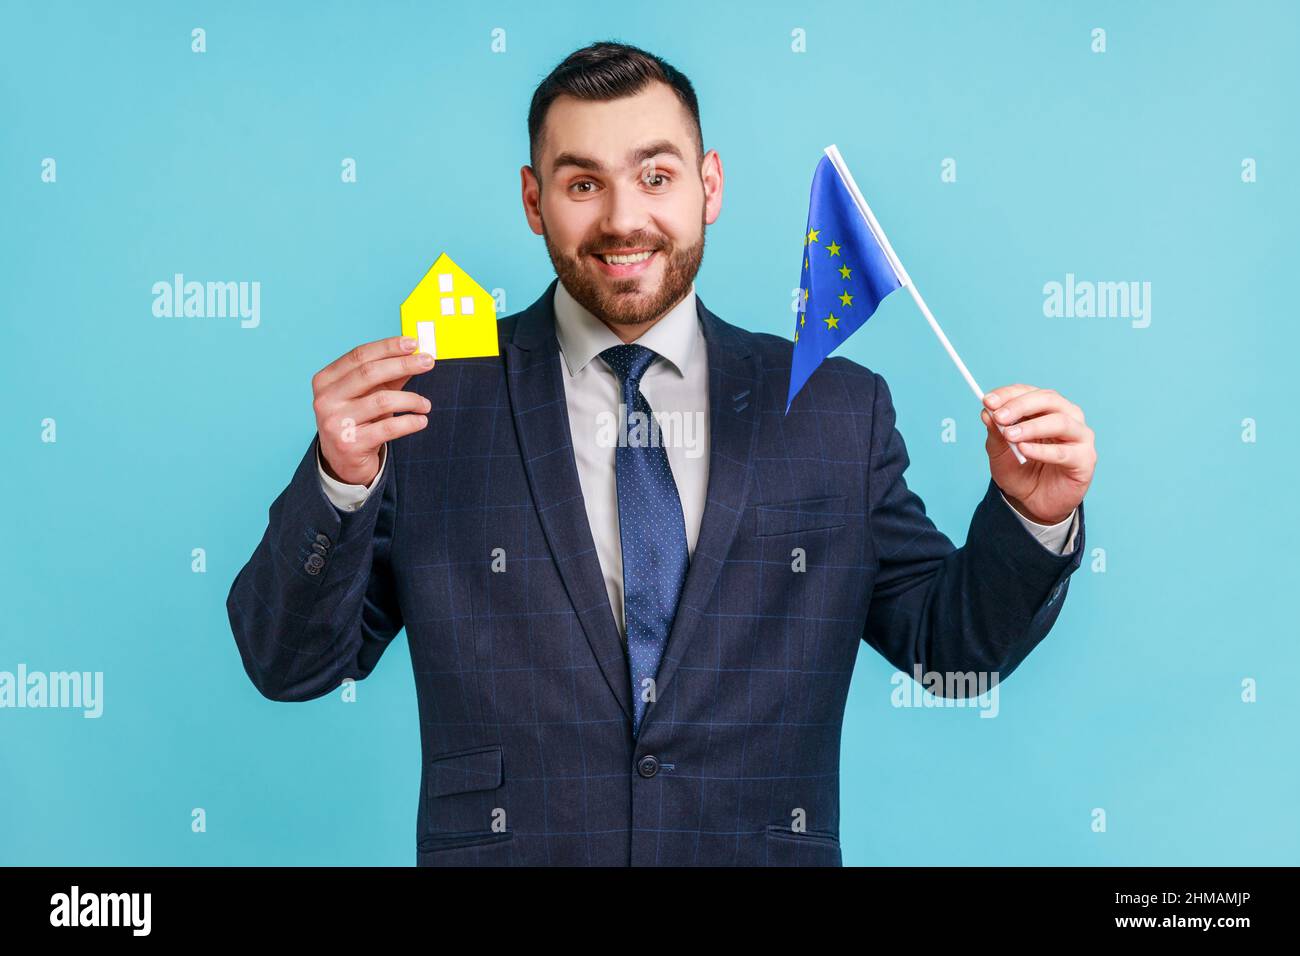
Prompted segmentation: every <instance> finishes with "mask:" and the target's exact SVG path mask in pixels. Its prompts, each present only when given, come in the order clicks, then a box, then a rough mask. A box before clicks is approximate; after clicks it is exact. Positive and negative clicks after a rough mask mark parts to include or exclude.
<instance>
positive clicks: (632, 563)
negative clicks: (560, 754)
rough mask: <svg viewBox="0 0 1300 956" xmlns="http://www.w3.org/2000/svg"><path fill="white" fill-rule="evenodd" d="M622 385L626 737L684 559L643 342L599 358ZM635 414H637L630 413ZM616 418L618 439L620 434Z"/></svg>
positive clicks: (645, 699) (619, 457) (648, 696)
mask: <svg viewBox="0 0 1300 956" xmlns="http://www.w3.org/2000/svg"><path fill="white" fill-rule="evenodd" d="M600 357H601V358H603V359H604V360H605V361H606V362H607V363H608V364H609V367H610V368H612V369H613V370H614V373H615V374H616V375H617V376H618V377H619V379H620V380H621V381H622V383H623V397H622V403H623V407H624V409H625V411H624V412H623V413H622V414H623V415H625V416H626V419H625V420H626V430H627V440H626V442H624V441H622V440H621V438H620V441H619V445H618V448H617V450H616V451H615V454H614V466H615V475H616V479H617V483H618V530H619V538H620V539H621V544H622V546H623V617H624V620H625V622H626V626H627V651H628V655H627V656H628V666H629V668H630V669H631V674H632V701H633V718H632V735H633V736H634V737H635V736H636V735H637V734H638V733H639V732H640V730H641V719H642V717H644V716H645V712H646V708H647V707H648V706H649V704H650V703H651V702H652V701H654V700H655V695H656V689H655V686H654V679H655V674H656V673H657V672H658V670H659V662H660V661H661V660H662V659H663V656H664V647H665V646H666V645H667V644H668V632H669V630H670V629H671V628H672V624H673V617H674V616H675V615H676V613H677V600H678V598H679V597H680V595H681V591H682V583H683V582H684V581H685V580H686V568H687V565H688V563H689V555H688V553H687V549H686V521H685V519H684V518H683V517H682V500H681V498H680V497H679V496H678V494H677V483H676V482H674V481H673V473H672V469H671V468H670V467H669V466H668V452H667V450H666V449H665V448H664V447H663V446H662V444H661V443H660V442H659V441H657V440H654V436H656V435H657V434H658V432H657V430H652V428H651V423H652V422H653V421H654V415H653V413H652V412H651V410H650V403H649V402H647V401H646V399H645V396H644V395H642V394H641V388H640V384H641V376H642V375H643V374H644V373H645V370H646V369H647V368H649V367H650V363H651V362H652V361H654V358H655V353H654V352H652V351H651V350H650V349H648V348H646V347H645V346H644V345H636V344H635V343H634V344H631V345H615V346H614V347H612V348H608V349H605V351H603V352H601V353H600ZM638 412H639V413H640V414H639V415H638V414H636V413H638ZM622 426H623V422H622V421H620V429H619V432H620V436H621V435H622V432H623V428H622Z"/></svg>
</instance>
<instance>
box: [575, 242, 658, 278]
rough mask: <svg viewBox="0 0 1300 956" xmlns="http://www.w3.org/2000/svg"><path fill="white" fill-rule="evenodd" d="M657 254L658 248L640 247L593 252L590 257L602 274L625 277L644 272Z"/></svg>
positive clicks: (611, 276)
mask: <svg viewBox="0 0 1300 956" xmlns="http://www.w3.org/2000/svg"><path fill="white" fill-rule="evenodd" d="M658 254H659V250H658V249H641V250H638V251H636V252H631V253H610V252H594V253H592V254H591V258H592V259H593V260H594V261H595V263H596V268H597V269H598V270H599V271H600V272H601V273H602V274H603V275H606V276H608V277H609V278H611V279H625V278H630V277H634V276H639V275H641V274H642V273H644V272H646V271H647V270H648V269H649V268H650V265H651V263H653V262H654V261H655V257H656V256H657V255H658Z"/></svg>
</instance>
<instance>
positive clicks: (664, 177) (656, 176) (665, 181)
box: [641, 172, 672, 188]
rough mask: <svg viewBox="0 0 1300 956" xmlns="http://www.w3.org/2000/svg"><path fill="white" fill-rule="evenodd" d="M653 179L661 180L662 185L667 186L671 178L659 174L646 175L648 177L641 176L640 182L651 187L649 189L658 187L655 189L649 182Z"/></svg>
mask: <svg viewBox="0 0 1300 956" xmlns="http://www.w3.org/2000/svg"><path fill="white" fill-rule="evenodd" d="M654 179H662V180H663V183H664V185H665V186H667V185H668V183H670V182H671V181H672V177H670V176H667V175H665V174H663V173H660V172H656V173H652V174H651V175H648V176H642V177H641V181H642V182H643V183H645V184H646V185H647V186H651V187H654V188H658V187H655V184H654V183H652V182H651V180H654Z"/></svg>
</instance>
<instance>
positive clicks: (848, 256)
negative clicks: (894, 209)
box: [785, 147, 906, 413]
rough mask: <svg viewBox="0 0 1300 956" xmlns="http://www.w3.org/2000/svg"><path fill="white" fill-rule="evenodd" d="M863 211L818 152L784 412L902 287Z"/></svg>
mask: <svg viewBox="0 0 1300 956" xmlns="http://www.w3.org/2000/svg"><path fill="white" fill-rule="evenodd" d="M830 149H834V147H831V148H830ZM828 154H829V150H828ZM836 155H837V156H838V155H839V154H838V152H836ZM846 175H847V170H846ZM849 181H850V182H851V181H852V177H851V176H850V177H849ZM855 190H856V187H854V191H855ZM863 208H864V209H866V203H865V201H863ZM869 212H870V210H869V209H868V210H867V213H864V212H862V211H860V210H859V207H858V205H857V203H856V202H855V201H854V197H853V191H851V190H850V187H849V185H848V183H846V182H845V181H844V179H843V178H842V177H841V175H840V172H839V170H837V169H836V167H835V164H834V163H833V162H832V161H831V158H830V155H825V156H822V159H821V162H820V163H818V164H817V171H816V172H815V173H814V174H813V184H812V198H811V199H810V200H809V203H808V231H807V232H806V233H805V234H804V237H803V255H802V257H801V258H802V259H803V268H802V271H801V273H800V278H799V290H800V294H799V297H798V298H799V302H798V305H799V310H798V316H797V317H796V319H795V328H794V357H793V359H792V362H791V366H790V393H789V396H788V397H787V399H786V404H785V410H786V412H787V413H788V412H789V411H790V405H791V403H792V402H793V401H794V396H795V394H796V393H797V392H798V391H799V389H801V388H803V384H804V382H806V381H808V377H809V376H810V375H812V373H813V372H814V371H815V370H816V368H817V366H818V365H820V364H821V363H822V360H823V359H825V358H826V356H828V355H830V354H831V352H833V351H835V349H836V348H838V347H839V345H840V343H841V342H843V341H844V340H845V339H846V338H848V337H849V336H850V335H852V334H853V333H854V332H856V331H857V330H858V328H859V327H860V326H861V325H862V324H863V323H864V322H866V321H867V319H869V318H871V316H872V313H874V312H875V311H876V306H878V305H880V302H881V300H882V299H884V298H885V296H887V295H889V293H891V292H893V291H894V290H895V289H901V288H902V287H903V281H902V280H900V278H899V273H900V272H902V269H901V266H900V268H899V269H898V270H895V268H894V266H893V265H892V264H891V262H890V258H891V256H890V253H887V252H886V251H885V247H886V246H888V242H889V240H887V239H885V238H884V233H883V232H882V233H881V234H880V239H879V240H877V238H876V235H875V233H874V232H873V228H872V226H873V224H872V223H868V221H867V219H866V215H867V214H869ZM875 228H876V229H879V225H875ZM882 243H883V244H884V245H883V246H882ZM903 276H904V277H905V276H906V273H903Z"/></svg>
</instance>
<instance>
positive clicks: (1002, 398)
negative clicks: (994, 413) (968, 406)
mask: <svg viewBox="0 0 1300 956" xmlns="http://www.w3.org/2000/svg"><path fill="white" fill-rule="evenodd" d="M1037 388H1038V386H1036V385H1023V384H1020V383H1017V384H1015V385H1003V386H1002V387H1001V388H995V389H993V391H991V392H988V393H986V394H985V396H984V407H985V408H988V409H994V408H1001V407H1002V406H1003V405H1005V404H1006V403H1007V402H1008V401H1009V400H1010V399H1013V398H1015V397H1016V396H1017V395H1023V394H1024V393H1025V392H1032V391H1035V390H1036V389H1037Z"/></svg>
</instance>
